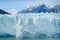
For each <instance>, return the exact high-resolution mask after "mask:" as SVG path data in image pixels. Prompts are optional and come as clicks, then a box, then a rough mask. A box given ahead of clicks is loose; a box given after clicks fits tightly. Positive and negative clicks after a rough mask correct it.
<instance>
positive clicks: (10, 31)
mask: <svg viewBox="0 0 60 40" xmlns="http://www.w3.org/2000/svg"><path fill="white" fill-rule="evenodd" d="M0 37H20V38H28V37H37V38H45V37H60V5H56V6H54V7H53V8H51V9H50V8H48V7H46V5H44V4H43V5H39V6H37V7H29V8H27V9H25V10H21V11H18V12H16V14H15V11H13V13H11V14H10V13H7V12H5V11H3V10H1V9H0Z"/></svg>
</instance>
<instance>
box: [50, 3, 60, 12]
mask: <svg viewBox="0 0 60 40" xmlns="http://www.w3.org/2000/svg"><path fill="white" fill-rule="evenodd" d="M49 12H54V13H58V12H60V4H59V5H56V6H54V7H52V8H51V9H50V10H49Z"/></svg>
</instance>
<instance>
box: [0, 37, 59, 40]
mask: <svg viewBox="0 0 60 40" xmlns="http://www.w3.org/2000/svg"><path fill="white" fill-rule="evenodd" d="M0 40H60V38H15V37H12V38H0Z"/></svg>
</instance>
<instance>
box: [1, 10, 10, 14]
mask: <svg viewBox="0 0 60 40" xmlns="http://www.w3.org/2000/svg"><path fill="white" fill-rule="evenodd" d="M0 14H10V13H8V12H5V11H4V10H2V9H0Z"/></svg>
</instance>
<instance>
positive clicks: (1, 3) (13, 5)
mask: <svg viewBox="0 0 60 40" xmlns="http://www.w3.org/2000/svg"><path fill="white" fill-rule="evenodd" d="M31 3H33V4H43V3H44V4H46V5H48V6H54V5H56V4H60V0H0V9H3V10H6V11H8V10H10V9H16V10H22V9H25V8H26V7H27V6H28V5H29V4H31Z"/></svg>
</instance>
